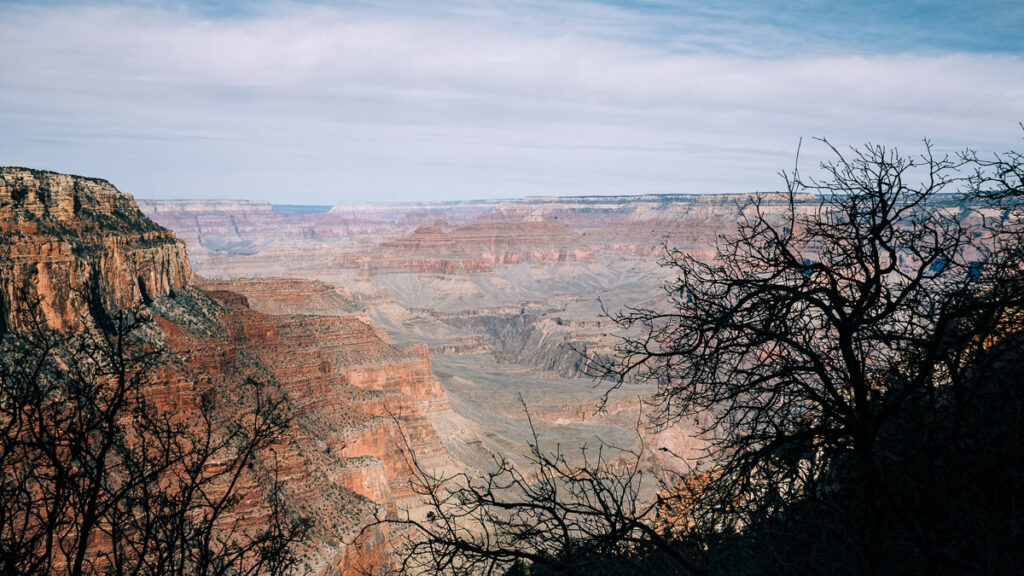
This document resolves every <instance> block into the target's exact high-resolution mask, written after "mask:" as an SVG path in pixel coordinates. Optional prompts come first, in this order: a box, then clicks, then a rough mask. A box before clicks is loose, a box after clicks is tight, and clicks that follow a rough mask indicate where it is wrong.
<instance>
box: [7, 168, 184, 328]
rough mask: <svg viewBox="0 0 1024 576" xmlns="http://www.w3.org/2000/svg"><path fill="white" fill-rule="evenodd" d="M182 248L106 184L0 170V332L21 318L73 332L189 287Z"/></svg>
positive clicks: (14, 169)
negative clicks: (33, 317) (29, 312)
mask: <svg viewBox="0 0 1024 576" xmlns="http://www.w3.org/2000/svg"><path fill="white" fill-rule="evenodd" d="M191 274H192V272H191V269H190V267H189V264H188V260H187V259H186V258H185V245H184V243H182V242H181V241H179V240H177V239H176V238H175V236H174V233H173V232H170V231H169V230H166V229H163V228H161V227H159V226H157V225H155V224H154V223H153V222H151V221H150V220H149V219H148V218H146V217H145V216H143V215H142V214H141V213H140V212H139V210H138V206H137V205H136V204H135V200H134V199H133V198H132V197H131V196H129V195H127V194H122V193H120V192H118V191H117V189H116V188H114V187H113V186H112V185H111V184H110V183H109V182H107V181H105V180H99V179H93V178H82V177H79V176H68V175H65V174H55V173H52V172H43V171H38V170H29V169H25V168H2V169H0V333H2V331H3V329H4V328H5V327H6V328H12V329H15V328H17V327H18V326H20V325H22V324H23V323H24V322H26V321H27V319H26V318H24V317H23V313H24V311H25V305H26V304H27V303H29V302H38V308H37V310H38V312H39V313H40V314H41V317H42V318H41V319H42V321H43V323H44V324H45V325H46V326H48V327H50V328H56V329H62V330H70V329H76V328H79V327H81V326H82V324H83V322H89V319H90V318H95V317H96V316H98V315H102V314H104V313H105V312H106V311H111V310H116V309H120V308H131V307H134V306H137V305H139V304H142V303H145V302H149V301H152V300H153V299H155V298H159V297H161V296H166V295H167V294H169V293H171V291H172V290H174V289H177V288H181V287H183V286H185V285H186V284H187V283H188V282H189V278H190V277H191Z"/></svg>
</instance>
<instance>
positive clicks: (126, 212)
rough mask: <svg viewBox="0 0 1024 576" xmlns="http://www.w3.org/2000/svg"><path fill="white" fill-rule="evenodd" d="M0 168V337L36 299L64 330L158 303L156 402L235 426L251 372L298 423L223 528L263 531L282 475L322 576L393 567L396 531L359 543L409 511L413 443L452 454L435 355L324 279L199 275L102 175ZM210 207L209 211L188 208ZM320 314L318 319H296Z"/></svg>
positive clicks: (428, 457) (254, 471)
mask: <svg viewBox="0 0 1024 576" xmlns="http://www.w3.org/2000/svg"><path fill="white" fill-rule="evenodd" d="M0 175H2V179H0V311H2V312H3V314H0V327H2V328H3V329H4V330H3V331H0V332H6V331H8V329H9V330H20V329H23V328H24V326H22V324H21V323H22V322H23V321H24V318H23V316H21V315H19V313H18V311H19V309H20V308H22V307H23V306H24V305H25V304H26V303H27V302H38V306H36V308H35V309H36V310H37V311H38V312H39V313H40V315H41V317H42V319H43V321H44V325H45V327H48V328H55V329H60V330H77V329H90V330H91V329H100V330H102V329H103V323H102V322H99V320H102V319H103V317H104V316H105V315H108V314H111V313H114V312H116V311H117V310H118V309H126V308H137V307H148V309H149V311H150V312H152V316H153V318H154V323H153V324H151V325H149V326H147V327H146V328H145V330H146V342H147V345H149V346H153V347H154V348H160V349H161V350H163V351H165V352H166V356H165V357H164V359H165V360H166V362H165V363H164V364H162V365H161V366H159V367H158V368H157V370H158V371H159V377H158V378H155V382H154V383H153V384H152V385H151V386H150V388H148V389H147V390H146V396H147V398H148V399H149V400H151V401H152V402H153V404H154V406H156V407H157V409H159V410H162V411H166V412H170V413H174V414H176V415H179V416H180V417H181V419H182V421H183V422H188V421H190V419H194V418H195V417H196V416H198V413H199V412H198V406H199V403H200V398H202V399H203V402H205V401H212V402H214V405H215V406H216V408H217V409H216V410H215V412H214V414H213V415H212V416H211V418H212V419H213V420H215V424H216V425H218V426H224V427H225V428H226V427H227V426H230V425H231V424H232V423H234V422H237V420H238V419H239V418H240V417H244V415H245V414H246V411H247V410H250V409H251V402H250V401H251V398H248V397H247V394H249V393H250V392H249V391H250V390H251V388H249V387H248V385H247V381H248V380H249V379H254V380H258V381H260V382H263V383H264V384H265V385H266V387H267V393H268V394H269V395H270V397H271V398H273V401H274V402H275V404H276V405H277V406H279V407H280V408H281V410H282V411H283V412H284V413H285V414H286V415H287V416H289V417H290V422H291V424H290V428H289V431H288V434H287V435H286V437H285V438H283V439H282V440H281V441H280V442H279V443H277V444H276V445H275V446H273V449H272V450H268V451H267V452H266V453H264V454H261V455H259V456H258V457H257V458H256V459H255V460H254V461H253V463H252V466H251V467H249V468H247V470H246V471H245V472H244V474H243V476H242V477H241V478H240V479H239V484H238V489H239V492H238V493H239V494H240V495H241V501H240V502H239V505H238V506H237V507H235V508H234V509H233V510H232V511H231V512H230V513H229V514H228V516H230V517H228V518H227V519H226V520H225V521H226V522H227V523H229V524H230V523H233V522H234V521H235V520H237V521H239V524H238V526H239V527H240V528H242V529H245V528H256V527H258V526H259V525H260V524H261V522H263V521H264V520H265V518H264V517H263V516H262V515H261V514H263V512H262V511H264V510H265V507H264V506H262V504H263V503H265V502H266V500H265V499H266V498H267V495H268V494H269V493H270V490H269V487H270V486H271V483H272V482H274V481H275V480H276V481H280V482H281V483H282V485H283V490H284V496H285V498H284V501H285V502H286V506H287V508H288V509H289V514H292V515H300V514H301V515H304V516H307V517H310V518H311V519H312V520H313V522H314V524H313V527H312V532H311V534H312V540H311V541H310V542H309V543H308V547H307V549H306V550H304V551H303V553H304V555H305V557H306V558H307V559H308V561H309V563H310V565H311V567H312V568H313V569H314V572H315V573H318V574H327V573H333V574H342V575H347V574H356V573H359V572H357V571H356V570H357V568H366V567H370V568H371V569H373V567H375V566H381V565H384V564H386V562H387V561H388V559H389V554H388V546H389V545H390V542H389V541H388V538H390V537H391V536H389V535H388V534H386V533H384V532H382V531H380V530H377V531H371V532H369V533H368V536H367V537H366V538H365V539H362V540H360V542H361V544H360V546H357V547H349V546H348V544H349V543H350V542H351V541H352V539H353V538H354V537H355V536H356V534H357V532H358V529H359V528H360V527H361V526H363V525H364V524H365V523H366V522H367V521H369V520H371V519H373V518H374V517H375V516H376V515H377V514H385V513H386V514H392V515H394V514H397V513H398V510H399V508H400V507H401V506H404V505H406V504H408V503H410V502H411V500H410V497H411V496H412V495H413V494H412V492H411V490H410V487H409V486H410V483H409V481H410V479H411V477H412V473H413V472H412V468H411V467H410V462H411V455H410V449H411V450H414V451H415V452H416V454H417V457H418V458H420V459H421V461H422V462H424V463H427V464H429V465H431V466H435V465H437V466H441V465H446V463H447V462H448V460H449V459H448V457H447V454H446V451H445V448H444V444H443V442H442V439H440V438H439V437H438V435H437V433H436V431H435V429H434V427H433V426H432V424H431V420H430V418H429V417H436V416H437V415H438V414H439V413H441V412H443V411H445V410H448V409H449V408H450V407H449V404H448V400H447V397H446V395H445V392H444V390H443V389H442V388H441V386H440V384H439V383H438V381H437V379H436V378H435V376H434V374H433V371H432V368H431V360H430V356H429V354H428V352H427V348H426V347H425V346H423V345H411V346H396V345H394V344H393V343H391V342H390V341H389V340H388V339H387V338H386V337H384V336H383V335H382V334H381V333H380V332H379V331H378V330H377V329H376V328H375V327H374V326H373V325H371V324H370V323H369V321H368V320H367V318H366V317H364V316H359V315H352V314H345V312H346V311H347V310H349V309H350V307H351V306H352V301H351V300H350V299H349V297H348V295H347V294H346V293H345V291H344V290H339V289H336V288H334V287H331V286H328V285H325V284H320V283H317V282H311V281H302V280H298V281H297V280H288V279H280V278H277V279H267V280H259V279H257V280H247V281H237V282H208V283H204V282H203V281H202V280H201V279H198V278H194V277H193V275H192V273H191V270H190V267H189V264H188V261H187V260H186V257H185V251H184V246H183V243H182V242H181V241H179V240H178V239H176V238H175V236H174V234H173V233H171V232H169V231H167V230H165V229H163V228H161V227H160V226H159V225H157V224H155V223H153V222H152V221H150V220H149V219H148V218H146V217H145V216H143V215H142V214H141V213H140V212H139V210H138V208H137V206H136V204H135V201H134V200H133V199H132V197H131V196H128V195H126V194H122V193H120V192H118V191H117V190H116V189H115V188H114V187H113V186H111V185H110V184H109V183H107V182H106V181H103V180H96V179H88V178H80V177H76V176H67V175H61V174H53V173H49V172H40V171H34V170H27V169H20V168H4V169H2V172H0ZM235 207H237V206H235ZM199 208H209V206H192V207H191V208H190V209H192V210H193V212H195V211H196V210H198V209H199ZM220 208H225V209H226V207H224V206H221V207H220ZM228 208H230V207H228ZM245 208H246V209H247V210H249V211H250V213H251V214H253V215H254V216H253V217H257V216H259V215H260V214H264V215H266V213H268V210H266V209H265V207H261V206H258V205H257V206H246V207H245ZM153 209H154V210H157V211H159V210H160V209H161V207H160V205H159V204H157V205H154V206H153ZM187 212H188V210H186V211H184V212H182V213H187ZM200 212H201V211H200ZM269 213H271V214H273V211H269ZM314 307H317V308H318V309H319V313H320V314H319V315H310V314H297V313H295V312H300V311H308V310H309V309H310V308H314ZM2 335H3V334H2V333H0V336H2ZM161 340H162V344H163V346H162V347H161V346H160V343H161ZM428 416H429V417H428ZM97 546H102V543H97Z"/></svg>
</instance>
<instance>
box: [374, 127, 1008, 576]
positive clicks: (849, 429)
mask: <svg viewBox="0 0 1024 576" xmlns="http://www.w3.org/2000/svg"><path fill="white" fill-rule="evenodd" d="M821 143H822V144H823V145H824V146H826V147H827V150H828V151H829V152H830V153H831V154H832V158H833V159H832V160H831V161H829V162H826V163H823V164H821V165H820V170H819V171H818V172H817V174H818V175H817V176H813V177H806V176H804V175H803V174H800V173H799V171H797V170H794V171H793V172H792V173H788V174H784V178H785V184H786V189H785V191H784V192H783V193H781V195H774V196H773V197H772V198H770V199H769V197H768V196H767V195H759V196H757V197H755V199H754V200H753V201H751V202H750V203H748V204H746V205H743V206H738V210H739V212H738V214H739V222H738V226H737V229H736V230H735V232H734V233H731V234H727V235H724V236H723V237H722V238H721V239H720V241H719V243H718V245H717V247H716V255H715V257H714V258H713V259H712V260H710V261H702V260H699V259H697V258H695V257H693V256H691V255H689V254H687V253H685V252H683V251H680V250H675V249H672V248H670V247H669V248H668V249H667V258H666V261H665V266H667V268H668V269H669V270H670V271H671V272H673V275H674V276H675V280H674V281H671V282H669V283H667V284H666V285H665V287H664V289H665V298H664V299H663V302H662V304H661V305H659V306H657V307H650V308H627V309H625V310H623V311H621V312H618V313H615V314H612V315H611V316H612V318H613V319H614V320H615V321H616V322H617V323H618V324H619V325H620V326H621V327H622V328H623V329H624V331H625V332H626V333H627V334H630V335H629V336H627V337H626V338H625V339H624V340H623V341H622V342H621V344H620V346H619V347H618V351H617V354H616V355H614V356H613V357H605V358H590V359H589V362H590V366H591V367H592V369H593V370H594V372H595V375H597V376H599V377H601V378H606V379H609V382H610V386H609V390H608V392H607V393H608V394H611V393H613V392H614V391H615V390H616V389H617V388H620V387H622V386H626V385H628V383H629V382H631V381H634V380H635V379H639V380H645V381H650V382H655V383H657V385H658V392H657V394H656V396H655V398H654V404H655V406H656V407H657V412H656V414H655V417H654V420H653V423H654V425H655V426H665V425H669V424H673V423H676V422H680V421H685V422H687V423H690V422H692V423H693V425H694V427H695V428H696V429H697V431H698V435H699V436H700V437H701V438H703V439H704V440H705V441H706V442H707V446H708V453H707V457H706V458H704V459H703V461H702V463H701V465H700V467H699V468H698V470H696V472H695V474H693V475H692V476H691V477H690V478H688V479H686V480H685V481H683V482H680V483H679V484H678V485H676V486H675V487H674V490H666V491H664V492H662V493H661V495H660V496H659V498H660V499H661V500H660V501H656V502H655V504H656V505H657V507H649V506H651V504H645V503H644V502H643V501H641V500H640V499H639V492H636V491H629V490H625V491H623V490H620V489H619V488H617V487H621V486H623V484H621V483H623V482H625V484H624V485H626V486H628V485H630V482H631V481H632V479H633V478H634V476H635V472H632V471H631V469H628V468H627V469H625V470H623V469H614V468H612V467H609V466H608V465H607V461H605V460H603V459H601V458H599V459H597V460H596V461H587V462H584V464H583V465H582V466H579V467H572V466H567V465H565V463H564V462H565V461H564V459H562V458H561V456H560V454H559V453H558V452H557V451H556V452H555V453H554V454H553V455H545V453H543V452H542V451H540V450H539V448H537V446H536V444H534V445H531V447H530V448H531V453H532V454H533V462H532V465H533V468H536V469H537V470H539V472H538V473H536V475H533V474H532V473H531V472H532V471H531V470H518V469H516V468H515V467H513V466H510V465H509V464H508V463H507V461H506V460H504V459H502V458H500V457H497V458H496V470H495V472H493V473H491V474H489V475H485V476H483V477H471V476H468V475H456V476H453V477H444V478H436V477H434V476H431V475H430V474H427V473H426V472H425V471H422V470H421V471H420V476H419V480H418V488H419V490H420V492H421V493H422V494H424V495H425V496H427V505H428V508H429V510H430V514H429V515H428V516H425V517H422V518H421V517H415V516H413V515H410V516H407V517H406V518H402V519H397V520H394V519H393V520H391V521H390V522H392V523H397V524H401V525H405V526H412V528H413V532H414V534H415V536H414V538H413V539H412V540H410V546H409V548H408V549H407V551H406V556H405V559H406V562H407V563H408V562H409V561H410V560H413V561H417V560H418V561H419V566H420V567H421V568H425V569H427V571H428V573H435V574H462V573H466V574H491V573H499V574H500V573H506V574H526V573H530V574H535V575H537V574H564V573H582V572H584V571H586V572H592V573H594V574H600V573H643V572H645V571H646V572H654V571H665V572H666V573H671V572H670V571H676V572H678V573H707V574H788V573H821V574H882V573H928V574H939V573H964V572H971V571H976V570H978V569H979V567H981V566H985V567H987V571H990V572H992V571H1002V572H1006V573H1014V572H1019V571H1020V570H1022V569H1024V567H1022V566H1020V565H1019V564H1018V562H1019V559H1017V556H1018V555H1019V550H1020V549H1021V546H1022V545H1024V537H1022V534H1024V528H1022V526H1024V522H1022V521H1021V520H1020V519H1019V513H1018V512H1016V510H1019V507H1020V505H1021V504H1024V470H1022V465H1021V461H1022V459H1021V458H1020V454H1021V447H1022V446H1024V427H1022V426H1020V422H1022V421H1024V416H1022V415H1024V384H1022V382H1021V377H1020V376H1019V375H1018V374H1017V373H1016V370H1015V369H1012V368H1010V367H1013V366H1016V365H1018V364H1019V362H1020V361H1021V360H1022V359H1024V353H1022V347H1021V344H1022V335H1024V282H1022V270H1024V261H1022V258H1024V232H1022V230H1024V226H1022V216H1024V215H1022V212H1021V210H1020V208H1021V206H1020V201H1021V199H1022V198H1024V190H1022V188H1021V174H1022V173H1024V170H1022V165H1024V161H1022V160H1024V159H1022V157H1021V155H1020V154H1017V153H1013V152H1011V153H1007V154H1004V155H999V156H994V157H991V158H982V157H980V156H979V155H978V154H976V153H975V152H973V151H966V152H963V153H961V154H958V155H954V156H947V155H938V154H936V153H935V152H934V150H933V148H932V147H931V145H930V144H928V143H927V142H926V143H925V148H924V152H923V153H922V154H921V155H919V156H914V157H908V156H904V155H901V154H899V153H898V152H897V151H896V150H894V149H890V148H886V147H883V146H875V145H866V146H864V147H861V148H855V149H851V150H849V151H845V152H844V151H841V150H839V149H838V148H836V147H834V146H832V145H831V144H829V143H828V142H827V141H821ZM780 198H781V202H780ZM769 200H771V201H769ZM780 206H781V209H779V207H780ZM606 398H607V396H606ZM981 447H984V448H981ZM634 458H635V460H634V461H638V459H639V455H634ZM958 463H960V464H961V465H958ZM965 466H966V468H965ZM975 471H981V472H980V476H979V475H978V473H976V472H975ZM596 478H600V479H602V480H601V481H596V480H594V479H596ZM579 486H582V487H583V488H582V489H578V488H577V487H579ZM616 495H621V498H622V500H614V498H615V496H616ZM606 501H612V502H615V505H612V506H607V505H606V504H605V502H606ZM994 502H1003V503H1004V505H1003V506H1000V505H998V504H994ZM576 510H583V511H586V513H591V512H594V513H596V515H597V517H598V518H599V519H600V521H601V525H602V527H603V528H602V529H601V530H596V531H591V532H588V531H585V530H580V529H578V526H577V524H576V522H578V520H576V518H579V517H578V516H574V515H573V512H574V511H576ZM673 511H674V512H673ZM659 512H673V513H674V515H675V516H676V518H675V520H676V522H677V523H676V524H675V525H672V523H671V522H669V521H668V520H669V518H670V516H672V514H664V513H663V514H661V516H660V518H656V517H657V516H658V514H659ZM563 518H565V519H568V520H569V521H570V525H569V530H568V532H571V533H573V534H576V535H578V536H579V537H577V538H565V537H564V535H565V534H566V532H567V530H566V528H565V527H564V526H562V525H561V524H560V523H559V520H560V519H563ZM637 525H643V526H644V527H637ZM620 526H630V527H631V529H630V530H615V529H611V527H620ZM652 526H653V527H654V529H653V530H652V529H651V527H652ZM416 538H419V539H418V540H417V539H416ZM581 551H582V553H581ZM581 559H583V560H585V562H580V560H581ZM655 565H657V566H658V567H657V568H654V567H653V566H655ZM602 570H603V572H602ZM616 570H617V571H616ZM982 571H986V570H982Z"/></svg>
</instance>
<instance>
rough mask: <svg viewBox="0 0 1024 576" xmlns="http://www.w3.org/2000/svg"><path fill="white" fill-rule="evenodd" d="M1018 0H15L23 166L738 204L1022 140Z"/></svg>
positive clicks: (2, 109) (13, 87) (1022, 47)
mask: <svg viewBox="0 0 1024 576" xmlns="http://www.w3.org/2000/svg"><path fill="white" fill-rule="evenodd" d="M1022 29H1024V2H1020V1H1019V0H971V1H964V0H958V1H948V2H947V1H940V0H936V1H923V0H901V1H899V2H892V1H889V0H884V1H882V0H862V1H853V0H850V1H840V0H803V1H796V0H779V1H774V2H772V1H761V2H753V1H748V2H744V1H739V0H722V1H718V2H704V1H697V0H675V1H669V0H431V1H422V0H393V1H367V0H350V1H335V2H326V1H322V2H321V1H272V0H256V1H249V2H229V1H226V0H222V1H208V2H200V1H191V2H171V1H159V0H152V1H141V2H118V1H85V2H70V1H40V0H34V1H31V2H29V1H5V0H0V165H13V166H28V167H32V168H40V169H47V170H54V171H58V172H68V173H73V174H80V175H84V176H94V177H101V178H106V179H108V180H110V181H111V182H112V183H113V184H114V185H115V186H117V187H118V188H119V189H121V190H122V191H124V192H129V193H131V194H134V195H135V196H136V197H137V198H165V199H173V198H239V199H241V198H244V199H253V200H269V201H271V202H275V203H282V204H334V203H338V202H365V201H410V200H459V199H483V198H517V197H523V196H534V195H589V194H651V193H673V194H689V193H733V192H749V191H756V190H773V189H778V188H779V187H780V186H781V184H782V180H781V178H780V177H779V172H780V171H783V170H791V169H792V168H793V167H794V162H795V159H796V153H797V149H798V145H800V143H801V139H803V140H802V141H803V144H802V145H800V156H799V158H800V167H801V169H802V170H804V169H805V166H812V167H813V165H815V164H816V163H817V162H819V161H820V160H822V159H825V158H827V150H826V148H825V146H824V145H822V144H821V143H818V142H816V141H815V140H813V138H816V137H824V138H828V139H829V141H830V142H832V143H834V144H836V145H837V146H839V147H841V148H842V147H846V146H856V145H860V144H864V143H866V142H873V143H877V144H885V145H891V146H897V147H899V148H900V149H901V150H902V151H904V152H906V153H916V152H919V151H920V150H921V142H922V140H923V139H925V138H928V139H930V140H931V141H932V143H933V145H934V146H935V148H936V149H937V150H939V151H956V150H959V149H962V148H965V147H970V148H974V149H977V150H979V151H982V152H999V151H1005V150H1008V149H1017V150H1019V149H1021V147H1022V146H1021V138H1022V137H1024V129H1022V128H1021V126H1020V125H1019V122H1021V121H1022V120H1024V35H1022V34H1020V30H1022Z"/></svg>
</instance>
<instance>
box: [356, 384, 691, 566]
mask: <svg viewBox="0 0 1024 576" xmlns="http://www.w3.org/2000/svg"><path fill="white" fill-rule="evenodd" d="M520 401H522V400H521V399H520ZM523 409H524V412H525V413H526V418H527V422H528V424H529V427H530V431H531V434H532V438H533V439H532V441H531V442H530V444H529V453H528V456H527V460H528V462H527V464H526V465H525V466H524V467H520V466H517V465H515V464H514V463H512V462H511V461H510V460H509V459H508V458H506V457H504V456H500V455H497V454H492V459H493V467H492V469H491V470H490V471H488V472H486V473H484V474H481V475H473V474H470V473H466V472H456V473H449V474H438V473H436V472H435V471H431V470H426V469H425V468H424V467H423V466H422V465H421V464H420V462H419V461H418V460H417V459H416V458H415V456H412V458H411V463H410V464H411V466H412V468H413V469H414V471H415V475H414V480H413V481H412V488H413V491H414V492H415V493H416V494H418V495H420V496H421V497H422V498H423V503H424V507H423V508H422V509H418V510H415V511H412V512H410V511H404V512H402V514H403V516H401V517H397V518H388V519H384V520H379V521H378V522H376V523H374V524H371V526H373V525H376V524H387V525H389V526H390V527H391V529H392V530H395V531H397V532H399V533H401V534H404V541H405V545H404V547H403V548H402V549H401V550H400V551H399V556H400V564H399V566H397V567H396V572H397V573H399V574H458V575H471V574H487V575H491V574H512V575H514V574H527V573H534V574H583V573H587V574H593V575H595V576H600V575H613V574H636V573H659V574H685V575H692V574H701V573H702V572H701V570H700V569H699V568H698V567H697V564H696V563H695V562H694V560H693V558H692V555H690V554H687V553H684V552H683V551H681V549H680V548H679V547H677V546H675V545H673V544H670V543H669V541H668V540H667V539H666V537H665V535H664V534H663V532H661V531H659V530H658V529H656V528H655V525H656V523H655V517H656V515H657V512H658V510H659V506H660V501H659V500H657V499H653V498H652V499H645V498H644V497H643V491H644V490H647V489H649V488H650V487H649V486H647V483H648V482H652V481H653V479H652V478H650V477H649V476H648V475H646V474H645V473H644V472H643V467H642V463H643V458H644V453H645V450H646V446H645V445H644V443H643V441H642V436H639V435H638V438H640V440H641V441H640V444H639V446H638V447H636V448H623V447H617V446H612V445H608V444H601V445H599V446H597V447H596V448H595V449H593V450H588V449H587V448H586V447H582V448H581V449H580V454H579V457H578V459H576V460H575V461H572V460H573V459H572V458H569V457H567V456H566V454H564V453H563V452H562V451H561V450H560V449H559V448H557V447H556V448H555V449H554V450H551V451H547V450H545V449H544V448H543V447H542V446H541V444H540V440H539V439H538V436H537V433H536V430H535V428H534V424H533V420H532V419H531V418H530V416H529V412H528V411H527V410H526V405H525V404H524V405H523ZM395 422H396V424H399V425H400V422H399V420H398V419H395ZM406 448H407V450H408V453H409V454H413V453H412V451H411V449H410V448H409V447H408V446H406ZM368 528H369V527H367V528H364V531H365V530H366V529H368Z"/></svg>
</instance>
